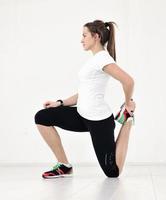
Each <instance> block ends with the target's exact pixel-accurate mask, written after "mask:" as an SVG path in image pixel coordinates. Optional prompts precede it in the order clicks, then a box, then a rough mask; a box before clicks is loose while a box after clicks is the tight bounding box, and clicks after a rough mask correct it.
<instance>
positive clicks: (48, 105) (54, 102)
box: [43, 101, 61, 108]
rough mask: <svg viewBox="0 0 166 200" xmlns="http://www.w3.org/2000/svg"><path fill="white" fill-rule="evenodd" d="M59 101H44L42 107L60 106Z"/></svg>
mask: <svg viewBox="0 0 166 200" xmlns="http://www.w3.org/2000/svg"><path fill="white" fill-rule="evenodd" d="M60 105H61V103H60V102H59V101H58V102H56V101H46V102H45V103H44V104H43V107H44V108H51V107H58V106H60Z"/></svg>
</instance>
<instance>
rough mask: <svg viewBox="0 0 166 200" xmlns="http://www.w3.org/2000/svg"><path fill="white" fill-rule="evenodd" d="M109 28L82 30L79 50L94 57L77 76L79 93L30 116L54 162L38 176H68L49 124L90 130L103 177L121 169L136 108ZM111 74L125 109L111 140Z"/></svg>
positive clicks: (103, 25) (94, 25)
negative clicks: (106, 95)
mask: <svg viewBox="0 0 166 200" xmlns="http://www.w3.org/2000/svg"><path fill="white" fill-rule="evenodd" d="M114 25H115V23H114V22H106V23H104V22H103V21H101V20H95V21H93V22H89V23H86V24H85V25H84V26H83V38H82V40H81V43H82V44H83V48H84V50H86V51H88V50H90V51H91V52H92V53H93V56H92V58H91V59H90V60H88V62H87V63H86V64H85V65H83V67H82V68H81V69H80V71H79V73H78V77H79V81H80V84H79V87H78V93H77V94H75V95H73V96H71V97H69V98H67V99H65V100H61V99H59V100H57V101H46V102H45V103H44V109H42V110H40V111H38V112H37V113H36V115H35V123H36V124H37V128H38V130H39V132H40V133H41V135H42V137H43V138H44V140H45V141H46V143H47V144H48V145H49V147H50V148H51V150H52V151H53V153H54V154H55V157H56V159H57V160H58V162H57V164H56V165H55V166H54V167H53V169H52V170H50V171H47V172H44V173H43V174H42V177H43V178H55V177H60V176H63V177H64V176H71V175H72V174H73V168H72V165H71V164H70V163H69V162H68V159H67V157H66V154H65V152H64V149H63V146H62V143H61V139H60V136H59V134H58V132H57V130H56V128H55V127H54V126H58V127H60V128H63V129H65V130H70V131H76V132H90V135H91V139H92V144H93V147H94V150H95V153H96V156H97V159H98V161H99V164H100V166H101V168H102V170H103V172H104V173H105V175H106V176H107V177H118V176H119V174H120V173H121V171H122V168H123V165H124V161H125V158H126V153H127V147H128V140H129V134H130V129H131V126H132V120H133V117H132V116H133V112H134V110H135V102H134V101H132V100H131V98H132V93H133V88H134V80H133V78H132V77H131V76H130V75H129V74H127V73H126V72H125V71H123V70H122V69H121V68H120V67H119V66H118V65H117V64H116V63H115V62H116V52H115V34H114V33H115V30H114ZM106 44H107V50H105V45H106ZM110 76H112V77H113V78H115V79H116V80H118V81H120V83H121V84H122V86H123V90H124V94H125V103H124V108H125V109H126V111H127V113H128V114H129V118H128V120H127V121H126V122H125V123H122V127H121V129H120V132H119V135H118V137H117V140H116V141H115V140H114V129H115V121H114V120H115V118H114V115H113V113H112V110H111V108H110V107H109V106H108V104H107V103H106V102H105V100H104V91H105V86H106V83H107V81H108V79H109V77H110ZM73 105H77V106H76V107H74V106H73ZM72 106H73V107H72ZM123 111H124V110H123ZM120 112H122V110H121V111H120ZM121 114H124V113H121ZM129 119H130V120H129Z"/></svg>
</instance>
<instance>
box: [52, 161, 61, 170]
mask: <svg viewBox="0 0 166 200" xmlns="http://www.w3.org/2000/svg"><path fill="white" fill-rule="evenodd" d="M61 165H62V164H61V163H57V164H56V165H55V166H53V170H57V169H58V168H59V167H60V166H61Z"/></svg>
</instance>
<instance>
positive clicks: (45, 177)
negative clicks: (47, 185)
mask: <svg viewBox="0 0 166 200" xmlns="http://www.w3.org/2000/svg"><path fill="white" fill-rule="evenodd" d="M72 176H73V174H60V175H56V176H42V177H43V178H44V179H54V178H60V177H72Z"/></svg>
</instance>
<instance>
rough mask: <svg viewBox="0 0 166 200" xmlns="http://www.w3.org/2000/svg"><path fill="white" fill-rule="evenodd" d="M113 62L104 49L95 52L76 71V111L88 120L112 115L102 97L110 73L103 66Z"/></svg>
mask: <svg viewBox="0 0 166 200" xmlns="http://www.w3.org/2000/svg"><path fill="white" fill-rule="evenodd" d="M110 63H115V61H114V59H113V57H111V56H110V55H109V53H108V51H106V50H101V51H99V52H97V53H96V54H95V55H94V56H92V58H91V59H89V60H88V62H86V63H85V64H84V65H83V66H82V67H81V69H80V70H79V72H78V78H79V86H78V99H77V111H78V113H79V114H80V115H81V116H82V117H84V118H86V119H89V120H102V119H106V118H108V117H110V116H111V115H112V110H111V108H110V106H109V105H108V104H107V102H106V101H105V99H104V94H105V89H106V85H107V82H108V79H109V78H110V75H109V74H108V73H106V72H104V71H103V67H104V66H105V65H108V64H110Z"/></svg>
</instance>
